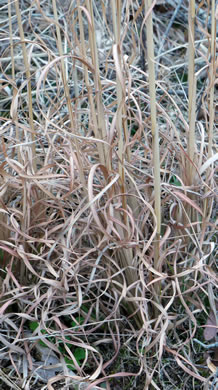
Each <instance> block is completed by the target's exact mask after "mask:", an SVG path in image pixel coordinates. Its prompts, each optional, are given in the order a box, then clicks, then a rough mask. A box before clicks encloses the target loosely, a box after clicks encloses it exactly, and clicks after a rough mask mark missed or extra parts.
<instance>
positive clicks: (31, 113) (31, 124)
mask: <svg viewBox="0 0 218 390" xmlns="http://www.w3.org/2000/svg"><path fill="white" fill-rule="evenodd" d="M15 9H16V15H17V22H18V27H19V33H20V39H21V45H22V52H23V61H24V66H25V72H26V78H27V91H28V110H29V125H30V129H31V136H32V144H31V149H32V167H33V170H34V172H36V147H35V129H34V122H33V104H32V88H31V74H30V66H29V63H28V56H27V50H26V43H25V37H24V32H23V25H22V20H21V14H20V7H19V0H15ZM19 138H20V137H19Z"/></svg>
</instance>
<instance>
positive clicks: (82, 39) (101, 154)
mask: <svg viewBox="0 0 218 390" xmlns="http://www.w3.org/2000/svg"><path fill="white" fill-rule="evenodd" d="M77 8H78V18H79V31H80V42H81V45H80V51H81V54H82V57H83V58H87V55H86V44H85V37H84V28H83V20H82V12H81V7H80V0H77ZM83 69H84V78H85V84H86V88H87V91H88V99H89V105H90V113H91V118H92V121H93V131H94V134H95V138H96V139H101V134H100V129H99V127H98V120H97V114H96V108H95V104H94V99H93V93H92V87H91V85H90V82H89V75H88V68H87V66H86V65H85V64H84V63H83ZM97 150H98V154H99V160H100V163H101V164H102V165H105V156H104V147H103V145H102V143H101V142H97Z"/></svg>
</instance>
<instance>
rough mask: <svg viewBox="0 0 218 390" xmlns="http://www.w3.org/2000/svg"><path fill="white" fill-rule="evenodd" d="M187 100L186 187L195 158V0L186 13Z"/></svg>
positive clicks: (190, 179)
mask: <svg viewBox="0 0 218 390" xmlns="http://www.w3.org/2000/svg"><path fill="white" fill-rule="evenodd" d="M188 23H189V29H188V94H189V96H188V98H189V107H188V108H189V134H188V156H189V160H188V167H187V168H188V169H187V171H188V176H187V177H188V183H187V184H188V185H191V184H192V183H193V179H194V177H193V175H194V174H195V172H194V170H193V163H194V156H195V121H196V115H195V112H196V77H195V74H194V72H195V69H194V60H195V0H190V2H189V13H188Z"/></svg>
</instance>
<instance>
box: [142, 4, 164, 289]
mask: <svg viewBox="0 0 218 390" xmlns="http://www.w3.org/2000/svg"><path fill="white" fill-rule="evenodd" d="M151 3H152V1H151V0H146V1H145V14H146V15H148V16H147V20H146V30H147V34H146V35H147V55H148V83H149V94H150V102H151V103H150V104H151V131H152V140H153V142H152V144H153V164H154V199H155V215H156V219H157V234H156V240H155V242H154V268H155V269H156V270H158V271H160V272H161V270H160V269H158V268H159V265H158V261H159V257H160V253H159V241H160V232H161V198H160V197H161V190H160V151H159V131H158V125H157V110H156V89H155V61H154V38H153V21H152V12H151V11H150V7H151ZM156 287H157V289H156V292H158V291H159V290H160V285H159V284H158V285H157V286H156Z"/></svg>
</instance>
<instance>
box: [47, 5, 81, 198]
mask: <svg viewBox="0 0 218 390" xmlns="http://www.w3.org/2000/svg"><path fill="white" fill-rule="evenodd" d="M52 6H53V12H54V19H55V25H56V33H57V47H58V51H59V55H60V57H61V74H62V79H63V85H64V93H65V98H66V102H67V107H68V113H69V117H70V126H71V132H72V133H75V132H76V126H77V123H76V120H75V116H74V113H73V109H72V104H71V98H70V91H69V86H68V80H67V77H66V70H65V63H64V57H63V48H62V39H61V33H60V26H59V23H58V13H57V6H56V0H52ZM73 142H74V144H75V148H76V151H77V158H78V162H79V167H80V169H79V176H80V180H81V183H82V184H83V190H85V189H86V180H85V176H84V170H83V163H82V159H81V157H80V148H79V145H78V141H77V139H76V138H75V139H74V141H73Z"/></svg>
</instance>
